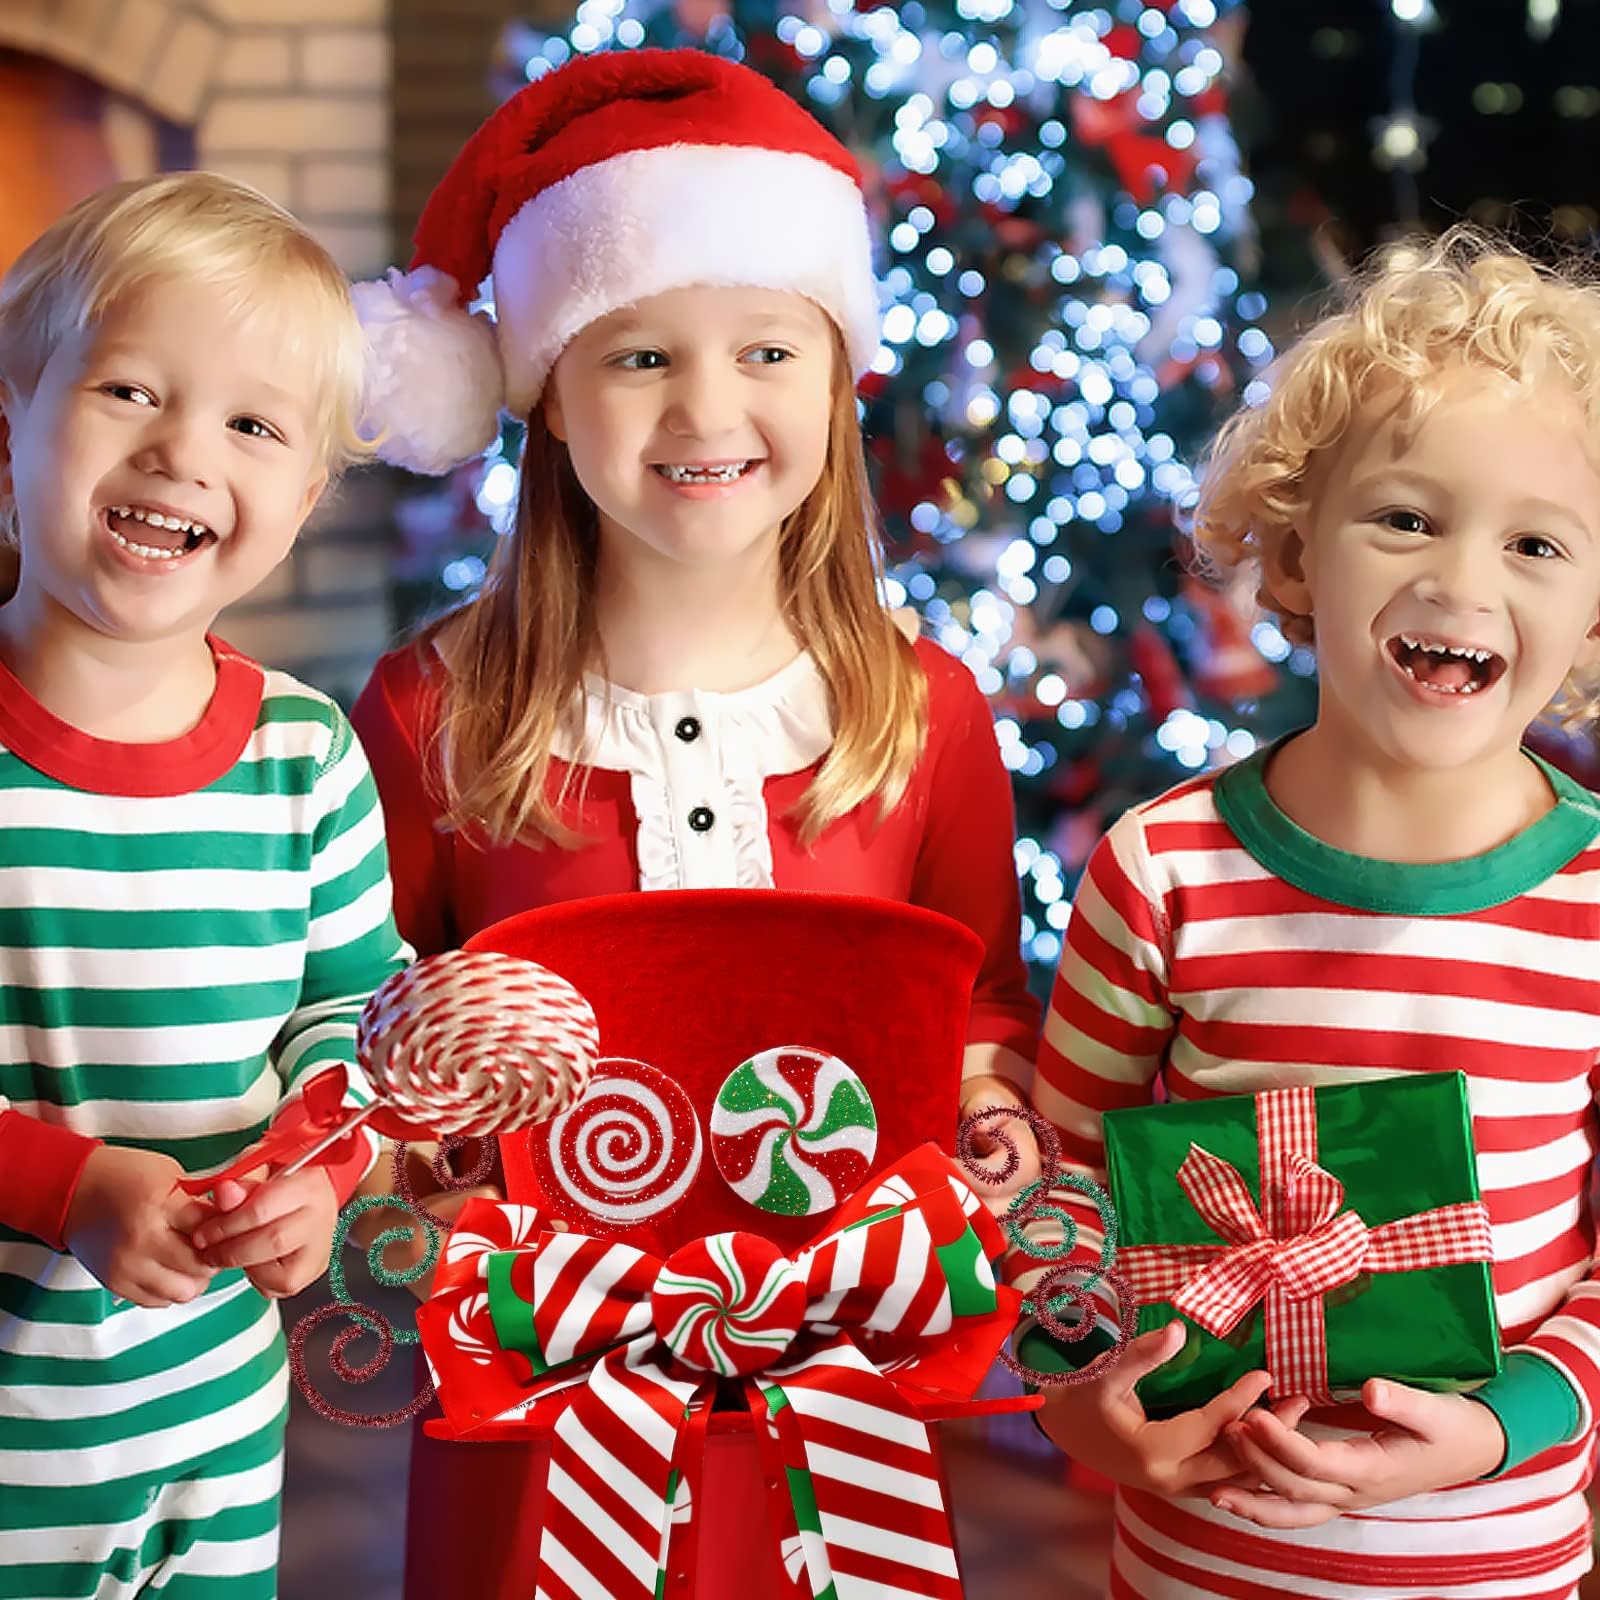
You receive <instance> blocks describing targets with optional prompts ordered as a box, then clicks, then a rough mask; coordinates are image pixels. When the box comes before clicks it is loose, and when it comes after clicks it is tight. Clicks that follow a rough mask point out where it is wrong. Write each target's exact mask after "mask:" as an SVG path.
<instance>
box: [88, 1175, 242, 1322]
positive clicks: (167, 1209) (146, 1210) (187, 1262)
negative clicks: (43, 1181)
mask: <svg viewBox="0 0 1600 1600" xmlns="http://www.w3.org/2000/svg"><path fill="white" fill-rule="evenodd" d="M184 1175H185V1174H184V1170H183V1168H182V1167H180V1166H179V1165H178V1163H177V1162H176V1161H174V1160H173V1159H172V1158H171V1157H170V1156H163V1155H158V1154H156V1152H155V1151H153V1150H124V1149H119V1148H117V1147H115V1146H113V1145H101V1146H100V1147H99V1148H98V1149H97V1150H95V1151H94V1152H93V1153H92V1154H91V1155H90V1157H89V1159H88V1161H87V1162H85V1163H84V1167H83V1171H82V1173H81V1174H80V1175H79V1178H78V1187H77V1189H76V1190H75V1191H74V1192H73V1196H72V1203H71V1204H70V1205H69V1206H68V1207H67V1221H66V1227H65V1229H64V1230H63V1232H64V1234H65V1238H66V1245H67V1248H68V1249H69V1250H70V1251H71V1252H72V1253H73V1255H75V1256H76V1257H77V1258H78V1260H79V1261H81V1262H82V1263H83V1264H84V1266H86V1267H87V1268H88V1269H89V1271H90V1272H92V1273H93V1274H94V1275H95V1277H96V1278H98V1279H99V1280H100V1282H101V1283H103V1284H104V1285H105V1286H106V1288H108V1289H109V1290H110V1291H111V1292H112V1294H114V1295H116V1296H117V1298H118V1299H119V1300H131V1301H132V1302H133V1303H134V1304H135V1305H138V1306H150V1307H155V1306H170V1305H173V1304H182V1303H185V1302H187V1301H190V1300H193V1299H194V1298H195V1296H196V1295H198V1294H202V1293H203V1292H204V1291H205V1287H206V1285H207V1284H208V1283H210V1282H211V1277H212V1272H213V1269H212V1268H211V1267H210V1266H209V1265H207V1263H206V1262H204V1261H202V1260H201V1259H200V1257H199V1255H198V1254H196V1252H195V1249H194V1246H193V1245H192V1244H191V1243H190V1239H189V1234H190V1231H191V1230H192V1229H193V1228H195V1227H197V1226H199V1225H200V1224H201V1223H202V1222H204V1220H205V1218H206V1217H208V1216H209V1215H210V1214H211V1207H210V1206H208V1205H207V1204H206V1203H205V1202H204V1201H202V1200H193V1199H190V1197H189V1196H188V1195H186V1194H184V1193H183V1191H182V1190H181V1189H179V1188H178V1181H179V1179H181V1178H182V1177H184Z"/></svg>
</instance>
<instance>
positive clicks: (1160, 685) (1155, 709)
mask: <svg viewBox="0 0 1600 1600" xmlns="http://www.w3.org/2000/svg"><path fill="white" fill-rule="evenodd" d="M1128 662H1129V664H1130V665H1131V666H1132V668H1133V670H1134V671H1135V672H1137V673H1138V674H1139V676H1140V678H1141V679H1142V680H1143V681H1144V693H1145V699H1146V701H1147V702H1148V703H1149V706H1150V715H1151V716H1153V717H1155V718H1156V719H1157V720H1158V721H1161V722H1165V721H1166V719H1167V718H1168V717H1170V716H1171V715H1172V713H1173V712H1174V711H1178V710H1181V709H1182V708H1183V707H1184V706H1190V705H1193V704H1194V696H1193V695H1192V694H1190V692H1189V685H1188V683H1187V682H1185V680H1184V676H1183V669H1182V668H1181V667H1179V665H1178V658H1177V657H1176V656H1175V655H1173V653H1172V647H1171V646H1170V645H1169V644H1168V643H1167V641H1166V640H1165V639H1164V638H1163V637H1162V636H1161V634H1159V633H1158V632H1157V631H1156V630H1155V629H1154V628H1153V627H1151V626H1150V624H1149V623H1147V622H1146V623H1141V624H1140V625H1139V626H1138V627H1137V628H1135V629H1134V630H1133V637H1132V638H1131V639H1130V640H1129V641H1128Z"/></svg>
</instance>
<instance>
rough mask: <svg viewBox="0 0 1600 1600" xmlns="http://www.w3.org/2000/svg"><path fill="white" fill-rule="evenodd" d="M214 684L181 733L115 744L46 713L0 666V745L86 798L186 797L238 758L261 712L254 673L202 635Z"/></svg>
mask: <svg viewBox="0 0 1600 1600" xmlns="http://www.w3.org/2000/svg"><path fill="white" fill-rule="evenodd" d="M206 643H207V644H208V645H210V647H211V655H212V659H213V660H214V661H215V662H216V664H217V685H216V688H215V689H214V690H213V691H212V694H211V701H210V703H209V704H208V705H207V706H206V709H205V715H204V716H202V717H201V718H200V720H199V722H197V723H196V724H195V726H194V727H192V728H191V729H190V730H189V731H188V732H187V733H186V734H183V735H181V736H180V737H179V738H176V739H168V740H165V741H164V742H162V743H159V744H119V743H117V742H116V741H115V740H111V739H96V738H94V737H93V736H91V735H90V734H87V733H83V732H80V731H79V730H78V729H77V728H74V727H73V726H72V724H71V723H68V722H63V721H62V720H61V718H60V717H58V716H56V715H55V713H54V712H52V711H47V710H46V709H45V707H44V706H42V705H40V704H39V702H38V701H37V700H35V699H34V697H33V696H32V695H31V694H29V693H28V691H27V690H26V689H24V688H23V686H22V685H21V683H19V682H18V681H17V678H16V676H15V675H14V674H13V673H12V672H11V671H10V669H9V668H7V667H6V665H5V664H4V662H0V745H4V746H5V747H6V748H7V749H8V750H9V751H10V752H11V753H12V754H13V755H14V756H17V757H18V758H19V759H21V760H23V761H26V762H27V764H28V765H29V766H30V767H32V768H34V769H35V770H36V771H38V772H42V773H43V774H44V775H45V776H46V777H47V778H54V779H55V780H56V781H57V782H58V783H65V784H69V785H70V786H71V787H72V788H74V789H85V790H88V791H89V792H90V793H93V794H120V795H135V796H142V797H153V796H157V795H174V794H192V793H194V791H195V790H197V789H204V788H206V787H207V785H209V784H213V783H215V782H216V781H217V779H218V778H220V777H221V776H222V775H223V774H224V773H225V772H227V771H228V770H229V769H230V768H231V767H232V766H233V764H234V763H235V762H236V761H237V760H238V759H239V757H240V756H242V755H243V754H244V749H245V746H246V745H247V744H248V743H249V742H250V735H251V734H252V733H253V732H254V731H255V726H256V718H257V716H258V715H259V713H260V710H261V695H262V691H263V689H264V688H265V678H264V676H263V674H262V671H261V668H260V667H259V666H257V665H256V663H255V662H254V661H252V660H251V659H250V658H249V657H248V656H242V655H240V654H239V652H238V651H237V650H235V649H233V647H232V646H231V645H226V644H224V643H223V642H222V640H220V639H215V638H212V637H210V636H209V635H208V636H207V639H206Z"/></svg>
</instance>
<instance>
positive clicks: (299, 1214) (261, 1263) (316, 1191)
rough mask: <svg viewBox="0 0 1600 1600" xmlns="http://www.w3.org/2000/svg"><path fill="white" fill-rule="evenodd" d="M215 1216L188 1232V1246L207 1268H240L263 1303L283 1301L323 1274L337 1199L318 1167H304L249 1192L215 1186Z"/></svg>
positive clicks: (235, 1186) (235, 1185) (335, 1220)
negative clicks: (190, 1241)
mask: <svg viewBox="0 0 1600 1600" xmlns="http://www.w3.org/2000/svg"><path fill="white" fill-rule="evenodd" d="M215 1193H216V1201H217V1211H218V1214H217V1215H216V1216H213V1217H211V1218H209V1219H208V1220H207V1221H205V1222H203V1223H202V1224H201V1225H200V1226H199V1227H198V1228H196V1229H195V1231H194V1246H195V1249H196V1250H198V1251H199V1252H200V1253H201V1255H202V1257H203V1258H204V1259H205V1261H207V1262H208V1263H209V1264H210V1265H211V1266H212V1267H243V1268H244V1272H245V1276H246V1277H247V1278H248V1279H249V1280H250V1281H251V1283H253V1284H254V1285H255V1286H256V1288H258V1289H259V1290H260V1291H261V1292H262V1294H264V1295H266V1296H267V1297H268V1298H269V1299H273V1300H283V1299H286V1298H287V1297H288V1296H289V1295H292V1294H298V1293H299V1292H300V1291H301V1290H302V1289H304V1288H305V1287H306V1285H307V1284H309V1283H315V1282H316V1280H317V1279H318V1278H320V1277H321V1276H322V1274H323V1273H324V1272H326V1271H327V1270H328V1256H329V1255H330V1253H331V1252H332V1250H333V1230H334V1227H335V1225H336V1224H337V1223H338V1220H339V1198H338V1196H337V1195H336V1194H335V1193H334V1192H333V1184H332V1182H331V1181H330V1180H329V1178H328V1174H327V1171H326V1170H325V1169H324V1168H322V1167H305V1168H303V1169H302V1170H301V1171H299V1172H295V1173H291V1174H290V1175H289V1176H288V1177H286V1178H271V1177H269V1178H268V1179H267V1180H266V1182H264V1183H258V1184H256V1185H255V1186H254V1187H252V1188H248V1189H247V1188H245V1187H244V1185H243V1184H238V1183H234V1182H232V1181H226V1182H223V1183H219V1184H218V1185H217V1187H216V1191H215Z"/></svg>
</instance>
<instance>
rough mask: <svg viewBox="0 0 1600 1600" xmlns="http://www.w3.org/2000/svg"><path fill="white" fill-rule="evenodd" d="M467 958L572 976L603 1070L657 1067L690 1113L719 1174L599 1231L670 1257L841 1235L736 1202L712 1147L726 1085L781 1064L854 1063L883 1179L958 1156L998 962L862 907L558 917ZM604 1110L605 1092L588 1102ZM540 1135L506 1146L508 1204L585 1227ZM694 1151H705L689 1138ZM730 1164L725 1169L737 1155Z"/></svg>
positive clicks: (577, 912) (730, 907) (655, 903)
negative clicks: (990, 974)
mask: <svg viewBox="0 0 1600 1600" xmlns="http://www.w3.org/2000/svg"><path fill="white" fill-rule="evenodd" d="M467 948H468V949H473V950H496V951H500V952H502V953H503V954H506V955H513V956H520V957H523V958H524V959H526V960H530V961H537V962H538V963H540V964H541V965H542V966H545V967H548V968H549V969H550V970H551V971H553V972H556V973H558V974H559V975H560V976H561V977H563V978H565V979H566V980H567V981H568V982H569V983H571V984H572V985H573V987H574V988H576V989H577V990H578V991H579V993H580V994H582V995H583V996H584V997H585V998H586V999H587V1000H588V1001H589V1003H590V1005H592V1006H593V1007H594V1011H595V1016H596V1018H597V1020H598V1022H599V1028H600V1049H601V1053H602V1056H605V1057H623V1058H629V1059H631V1060H633V1061H637V1062H643V1063H645V1064H646V1065H647V1066H649V1067H652V1068H655V1069H657V1070H658V1071H660V1072H662V1073H664V1074H666V1075H667V1077H669V1078H671V1079H673V1080H675V1081H676V1083H677V1084H678V1085H680V1086H681V1087H682V1089H683V1090H684V1091H685V1092H686V1093H687V1095H688V1099H689V1101H690V1104H691V1106H692V1109H693V1118H694V1120H695V1122H696V1123H697V1126H698V1137H699V1139H700V1141H701V1144H702V1147H703V1149H704V1159H703V1160H702V1161H701V1162H700V1166H699V1171H698V1175H697V1176H696V1177H695V1178H694V1179H693V1181H692V1183H691V1184H690V1185H689V1186H688V1188H687V1189H686V1190H685V1191H684V1193H683V1196H682V1199H681V1200H680V1201H679V1203H677V1204H676V1205H675V1206H674V1207H673V1208H672V1209H670V1210H668V1211H666V1212H664V1213H656V1214H653V1215H650V1216H648V1217H647V1218H644V1219H641V1220H637V1221H635V1220H614V1221H612V1222H611V1223H610V1225H609V1226H586V1227H585V1231H589V1232H597V1233H607V1232H609V1233H614V1234H619V1235H622V1236H625V1237H627V1238H628V1239H629V1241H630V1242H631V1243H635V1244H638V1245H641V1246H643V1247H645V1248H650V1249H653V1250H657V1251H661V1252H667V1251H671V1250H673V1249H675V1248H677V1246H678V1245H680V1244H682V1243H684V1242H685V1241H687V1240H691V1239H695V1238H699V1237H701V1236H703V1235H706V1234H712V1233H719V1232H723V1231H729V1230H733V1231H743V1232H746V1233H759V1234H763V1235H765V1236H766V1237H767V1238H769V1239H771V1240H772V1241H773V1242H774V1243H775V1244H777V1245H778V1246H779V1247H780V1248H782V1249H784V1250H786V1251H792V1250H796V1249H799V1248H800V1247H801V1246H803V1245H804V1244H806V1243H807V1242H808V1241H809V1240H811V1239H812V1238H813V1237H814V1236H815V1235H816V1234H817V1233H818V1231H819V1230H820V1229H821V1228H822V1227H823V1226H825V1224H826V1223H827V1220H828V1215H827V1210H826V1209H821V1210H814V1211H812V1212H811V1213H810V1214H788V1215H785V1214H774V1212H773V1211H772V1210H770V1209H758V1207H757V1205H756V1204H755V1203H753V1202H752V1201H751V1200H750V1199H746V1198H742V1197H741V1193H738V1192H735V1188H734V1186H733V1184H731V1183H730V1181H729V1180H728V1178H727V1177H725V1176H724V1172H723V1170H719V1163H718V1160H717V1159H714V1151H713V1148H712V1145H711V1140H712V1112H713V1108H714V1105H715V1103H716V1101H717V1097H718V1092H719V1090H720V1089H722V1087H723V1085H724V1082H725V1080H727V1079H728V1078H729V1076H730V1074H733V1073H734V1071H735V1069H736V1068H739V1067H740V1066H741V1063H745V1062H747V1061H750V1060H751V1059H752V1058H756V1057H759V1056H761V1054H762V1053H763V1052H766V1051H771V1050H775V1049H777V1048H779V1047H782V1046H801V1047H806V1048H808V1049H810V1050H813V1051H816V1052H819V1053H820V1054H821V1055H822V1056H824V1057H837V1058H838V1059H839V1060H840V1061H842V1062H843V1063H844V1064H845V1065H846V1066H847V1067H849V1068H850V1069H852V1070H853V1071H854V1073H855V1074H857V1075H858V1076H859V1078H860V1080H861V1081H862V1083H863V1084H864V1085H865V1088H866V1090H867V1093H868V1094H869V1095H870V1097H871V1101H872V1106H873V1110H874V1112H875V1115H876V1122H877V1144H876V1151H875V1154H874V1155H873V1157H872V1161H871V1170H872V1171H877V1170H879V1169H881V1168H883V1167H885V1166H887V1165H888V1164H889V1163H890V1162H892V1161H895V1160H897V1159H898V1158H899V1157H901V1156H903V1155H905V1154H907V1153H908V1152H909V1151H911V1150H912V1149H914V1148H915V1147H916V1146H918V1145H920V1144H924V1143H926V1142H928V1141H929V1140H932V1141H934V1142H935V1143H937V1144H938V1145H940V1146H941V1147H942V1148H943V1149H945V1150H949V1149H951V1148H952V1146H953V1142H954V1137H955V1130H956V1120H957V1098H958V1090H959V1084H960V1079H961V1058H962V1050H963V1047H964V1045H965V1043H966V1033H967V1012H968V1008H969V1005H970V1001H971V995H972V983H973V979H974V978H975V976H976V974H977V971H978V966H979V963H980V961H981V959H982V955H983V948H982V943H981V941H980V940H979V939H978V938H977V936H976V935H975V934H973V933H972V932H971V930H970V929H968V928H966V927H963V926H962V925H961V924H959V923H957V922H954V921H952V920H951V919H950V918H948V917H943V916H940V915H938V914H937V913H935V912H932V911H925V910H923V909H921V908H920V907H915V906H905V905H898V904H895V903H893V902H889V901H883V900H870V899H866V898H862V897H857V896H850V895H827V894H795V893H787V892H784V891H782V890H748V889H685V890H671V891H665V892H658V893H653V894H619V895H604V896H599V897H596V898H593V899H588V900H575V901H569V902H565V903H563V904H560V905H553V906H545V907H541V908H539V909H538V910H534V911H529V912H525V913H523V914H522V915H520V916H516V917H511V918H508V919H507V920H506V921H504V922H499V923H496V924H495V925H494V926H493V927H490V928H485V929H484V930H483V931H482V932H481V933H479V934H477V935H475V936H474V937H473V939H472V940H471V941H470V942H469V944H468V946H467ZM619 1070H622V1071H624V1072H625V1070H626V1069H619ZM646 1076H648V1075H646ZM745 1077H746V1080H748V1075H745ZM594 1094H595V1085H593V1084H592V1085H591V1089H590V1094H589V1095H588V1096H585V1100H588V1099H589V1098H590V1097H591V1096H593V1095H594ZM582 1108H583V1102H580V1104H579V1107H578V1108H576V1111H575V1112H574V1113H573V1114H574V1115H576V1114H577V1112H579V1111H581V1110H582ZM596 1114H597V1115H598V1112H596ZM541 1128H546V1129H547V1128H548V1125H539V1126H536V1127H535V1128H534V1129H533V1130H532V1131H531V1132H527V1133H520V1134H516V1135H512V1136H508V1137H506V1138H503V1139H502V1140H501V1141H500V1146H501V1155H502V1159H503V1162H504V1166H505V1174H506V1184H507V1189H508V1193H509V1198H510V1199H512V1200H516V1201H521V1202H523V1203H527V1204H540V1203H543V1204H546V1205H551V1204H553V1203H555V1202H557V1201H558V1200H559V1202H560V1203H559V1204H558V1205H556V1209H558V1210H561V1211H562V1212H563V1213H564V1214H565V1215H567V1216H568V1217H570V1218H573V1219H574V1224H575V1225H578V1224H579V1222H580V1221H581V1213H580V1212H579V1211H578V1210H576V1209H575V1205H576V1202H575V1201H574V1199H573V1197H572V1195H570V1194H568V1195H565V1196H559V1197H558V1196H557V1195H556V1194H555V1193H554V1186H553V1184H552V1183H551V1181H550V1179H549V1177H548V1170H549V1168H548V1156H547V1155H546V1156H544V1157H542V1158H541V1157H539V1156H537V1155H536V1153H535V1151H534V1142H535V1141H537V1140H539V1139H541V1138H544V1139H545V1140H546V1144H545V1146H544V1149H545V1151H546V1152H548V1151H549V1150H550V1149H551V1148H552V1146H551V1144H550V1143H549V1139H550V1135H549V1133H548V1131H546V1132H545V1133H543V1134H541V1131H540V1129H541ZM677 1137H678V1138H679V1140H680V1141H681V1140H682V1139H684V1138H685V1137H692V1134H690V1133H687V1132H686V1130H684V1129H682V1128H680V1129H679V1130H678V1134H677ZM716 1148H717V1150H718V1151H719V1152H725V1151H726V1150H727V1149H728V1144H727V1143H726V1142H722V1143H719V1144H718V1145H717V1147H716ZM541 1159H542V1160H543V1161H544V1165H543V1166H539V1165H536V1161H538V1160H541ZM541 1172H543V1173H545V1174H546V1176H545V1179H544V1182H543V1183H541V1180H540V1176H539V1174H540V1173H541ZM863 1176H865V1175H863ZM741 1187H742V1188H743V1189H745V1190H748V1189H749V1188H750V1185H749V1184H748V1183H747V1184H744V1185H741ZM756 1187H757V1188H759V1185H756ZM766 1198H767V1199H768V1202H769V1204H770V1199H771V1196H770V1194H769V1195H768V1196H767V1197H766ZM838 1198H839V1199H841V1200H842V1199H844V1198H846V1196H845V1195H844V1194H840V1195H839V1197H838ZM596 1220H597V1221H601V1222H603V1221H604V1219H596Z"/></svg>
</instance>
